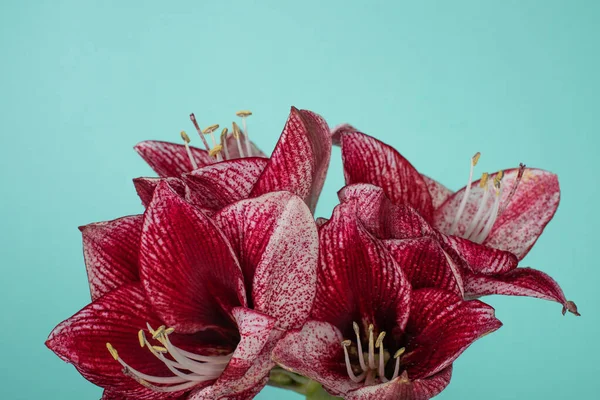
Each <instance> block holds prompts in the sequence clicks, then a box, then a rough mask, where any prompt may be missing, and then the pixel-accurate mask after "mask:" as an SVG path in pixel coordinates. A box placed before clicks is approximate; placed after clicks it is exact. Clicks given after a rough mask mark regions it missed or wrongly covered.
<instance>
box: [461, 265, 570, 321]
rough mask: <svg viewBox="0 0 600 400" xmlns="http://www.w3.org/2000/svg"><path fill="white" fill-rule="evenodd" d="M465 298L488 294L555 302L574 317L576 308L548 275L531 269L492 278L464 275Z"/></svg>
mask: <svg viewBox="0 0 600 400" xmlns="http://www.w3.org/2000/svg"><path fill="white" fill-rule="evenodd" d="M464 279H465V296H466V297H468V298H476V297H480V296H486V295H490V294H502V295H508V296H529V297H536V298H538V299H544V300H550V301H556V302H557V303H559V304H562V305H563V314H564V313H565V312H566V310H569V311H570V312H572V313H573V314H575V315H579V313H578V312H577V306H576V305H575V303H573V302H572V301H568V300H567V299H566V298H565V294H564V293H563V291H562V289H561V288H560V286H559V285H558V283H556V281H555V280H554V279H552V278H551V277H550V276H549V275H548V274H545V273H544V272H542V271H538V270H536V269H533V268H517V269H515V270H512V271H510V272H508V273H506V274H498V275H494V276H489V275H478V274H466V275H465V277H464Z"/></svg>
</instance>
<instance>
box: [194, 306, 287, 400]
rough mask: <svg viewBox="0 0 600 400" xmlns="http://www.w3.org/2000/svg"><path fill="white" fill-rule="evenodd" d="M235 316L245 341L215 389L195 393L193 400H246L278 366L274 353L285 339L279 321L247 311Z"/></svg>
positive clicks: (235, 309) (213, 386)
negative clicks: (232, 399)
mask: <svg viewBox="0 0 600 400" xmlns="http://www.w3.org/2000/svg"><path fill="white" fill-rule="evenodd" d="M233 316H234V318H235V320H236V323H237V326H238V329H239V332H240V336H241V339H240V342H239V344H238V346H237V348H236V349H235V351H234V352H233V357H232V359H231V361H229V364H227V367H226V368H225V370H224V371H223V373H222V374H221V376H220V377H219V378H218V379H217V381H216V382H215V383H214V384H213V385H211V386H208V387H206V388H203V389H200V390H197V391H195V392H193V393H192V394H191V395H190V397H189V398H190V400H212V399H221V398H225V397H226V398H231V397H230V396H234V397H233V398H244V397H243V396H246V395H249V394H250V393H254V392H255V391H256V390H257V389H258V390H260V389H262V388H263V387H264V385H265V384H266V383H267V380H268V375H269V371H270V370H271V368H273V367H274V366H275V364H274V363H273V361H272V360H271V351H272V350H273V347H274V346H275V343H276V342H277V340H278V339H279V337H281V335H282V331H280V330H278V329H276V328H275V325H276V322H277V321H276V319H275V318H272V317H270V316H268V315H266V314H263V313H260V312H257V311H254V310H250V309H248V308H243V307H237V308H234V309H233ZM265 378H267V379H265ZM235 396H238V397H235ZM239 396H242V397H239Z"/></svg>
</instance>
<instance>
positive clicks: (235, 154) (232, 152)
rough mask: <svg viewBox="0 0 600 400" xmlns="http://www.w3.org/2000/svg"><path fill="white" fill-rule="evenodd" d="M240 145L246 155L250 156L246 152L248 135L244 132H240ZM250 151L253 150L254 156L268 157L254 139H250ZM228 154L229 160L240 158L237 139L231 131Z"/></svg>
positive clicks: (228, 139) (228, 140)
mask: <svg viewBox="0 0 600 400" xmlns="http://www.w3.org/2000/svg"><path fill="white" fill-rule="evenodd" d="M240 145H241V147H242V151H243V152H244V157H249V155H248V154H246V136H245V135H244V134H243V133H241V134H240ZM250 151H251V152H252V157H265V158H266V157H267V156H266V155H265V153H263V152H262V151H261V150H260V149H259V148H258V147H256V145H255V144H254V143H253V142H252V141H250ZM221 154H225V151H223V152H222V153H221ZM227 155H228V156H227V159H228V160H234V159H238V158H240V151H239V149H238V144H237V140H236V139H235V138H234V137H233V134H231V133H230V134H229V135H227Z"/></svg>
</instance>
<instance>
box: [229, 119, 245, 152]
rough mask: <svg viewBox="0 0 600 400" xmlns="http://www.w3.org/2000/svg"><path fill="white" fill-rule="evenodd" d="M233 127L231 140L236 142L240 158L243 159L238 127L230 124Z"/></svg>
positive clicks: (233, 123)
mask: <svg viewBox="0 0 600 400" xmlns="http://www.w3.org/2000/svg"><path fill="white" fill-rule="evenodd" d="M232 126H233V138H234V139H235V140H236V141H237V148H238V152H239V153H240V158H243V157H245V156H244V151H243V150H242V142H241V141H240V127H239V126H238V124H236V123H235V122H232Z"/></svg>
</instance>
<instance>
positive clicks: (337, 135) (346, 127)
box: [331, 124, 359, 146]
mask: <svg viewBox="0 0 600 400" xmlns="http://www.w3.org/2000/svg"><path fill="white" fill-rule="evenodd" d="M353 132H359V130H358V129H356V128H355V127H353V126H352V125H350V124H341V125H338V126H336V127H334V128H333V129H332V130H331V142H332V143H333V144H334V145H336V146H341V145H342V135H344V134H346V133H353Z"/></svg>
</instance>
